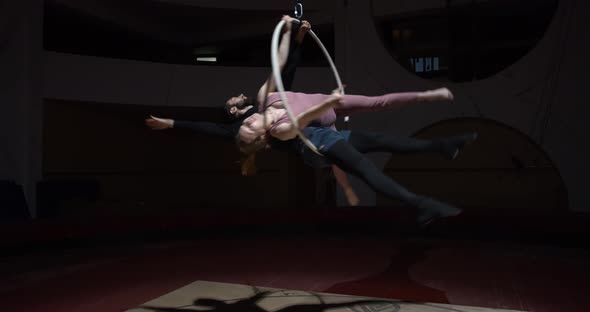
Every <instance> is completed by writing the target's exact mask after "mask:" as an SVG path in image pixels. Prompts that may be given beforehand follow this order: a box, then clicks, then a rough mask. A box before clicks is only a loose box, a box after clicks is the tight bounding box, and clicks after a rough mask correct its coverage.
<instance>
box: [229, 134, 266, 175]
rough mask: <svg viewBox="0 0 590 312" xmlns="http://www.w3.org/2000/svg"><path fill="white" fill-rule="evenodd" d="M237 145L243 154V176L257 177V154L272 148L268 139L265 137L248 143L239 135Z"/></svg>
mask: <svg viewBox="0 0 590 312" xmlns="http://www.w3.org/2000/svg"><path fill="white" fill-rule="evenodd" d="M236 144H237V145H238V149H239V150H240V154H241V158H240V165H241V172H242V175H244V176H253V175H256V172H257V168H256V153H258V152H259V151H261V150H264V149H267V148H269V147H270V146H269V145H268V142H267V141H266V138H265V137H264V136H259V137H257V138H256V139H255V140H254V141H252V142H250V143H246V142H244V141H242V140H240V136H239V135H238V136H236Z"/></svg>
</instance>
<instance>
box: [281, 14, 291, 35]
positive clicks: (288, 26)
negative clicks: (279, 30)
mask: <svg viewBox="0 0 590 312" xmlns="http://www.w3.org/2000/svg"><path fill="white" fill-rule="evenodd" d="M282 20H283V21H285V26H284V27H283V30H284V31H290V30H291V26H292V25H293V18H292V17H291V16H289V15H283V18H282Z"/></svg>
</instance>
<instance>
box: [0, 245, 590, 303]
mask: <svg viewBox="0 0 590 312" xmlns="http://www.w3.org/2000/svg"><path fill="white" fill-rule="evenodd" d="M0 264H1V265H0V268H1V269H0V274H1V276H2V278H0V307H2V309H1V310H2V311H28V312H32V311H54V312H58V311H88V312H90V311H124V310H126V309H130V308H133V307H136V306H138V305H140V304H142V303H144V302H146V301H149V300H151V299H154V298H156V297H159V296H161V295H163V294H165V293H167V292H170V291H173V290H175V289H178V288H179V287H182V286H184V285H186V284H189V283H191V282H194V281H196V280H206V281H215V282H226V283H237V284H247V285H255V286H267V287H274V288H286V289H296V290H304V291H313V292H324V293H337V294H352V295H362V296H370V297H382V298H394V299H406V300H413V301H421V302H437V303H451V304H458V305H472V306H482V307H491V308H504V309H516V310H526V311H535V312H558V311H567V312H575V311H579V312H586V311H590V304H589V303H588V302H587V295H588V291H589V290H590V287H589V286H588V285H587V283H588V281H590V268H589V265H590V251H589V250H587V249H584V248H578V247H558V246H557V245H555V244H552V245H543V244H527V243H508V242H505V241H504V242H500V241H495V242H494V241H489V240H488V241H481V240H480V241H477V240H463V239H457V238H452V239H451V238H448V239H440V238H439V239H435V238H432V237H431V238H407V237H404V236H402V235H396V236H391V235H389V236H388V235H364V236H353V235H350V234H348V235H335V234H331V235H328V234H304V235H294V234H290V235H284V234H283V235H277V236H275V237H270V236H268V235H267V236H264V235H260V234H258V235H248V236H242V237H240V236H238V235H235V236H233V237H232V236H227V235H226V236H224V237H219V236H217V237H215V236H210V237H209V238H200V239H192V240H184V241H178V240H176V241H173V240H167V241H160V242H146V243H141V244H139V243H137V242H135V243H123V244H114V243H110V244H97V245H95V247H88V246H86V247H77V248H74V247H68V248H54V249H45V250H44V251H27V252H19V253H13V254H11V255H5V256H3V257H2V258H0Z"/></svg>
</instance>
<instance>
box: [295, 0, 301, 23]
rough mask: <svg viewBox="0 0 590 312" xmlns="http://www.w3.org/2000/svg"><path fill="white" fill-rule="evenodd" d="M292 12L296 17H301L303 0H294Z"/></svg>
mask: <svg viewBox="0 0 590 312" xmlns="http://www.w3.org/2000/svg"><path fill="white" fill-rule="evenodd" d="M293 14H294V15H295V17H296V18H298V19H301V18H302V17H303V0H297V1H295V8H294V9H293Z"/></svg>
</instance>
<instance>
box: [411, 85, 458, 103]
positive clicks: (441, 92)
mask: <svg viewBox="0 0 590 312" xmlns="http://www.w3.org/2000/svg"><path fill="white" fill-rule="evenodd" d="M453 98H454V97H453V93H452V92H451V90H449V89H447V88H439V89H434V90H428V91H424V92H422V93H420V95H418V99H420V100H422V101H452V100H453Z"/></svg>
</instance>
